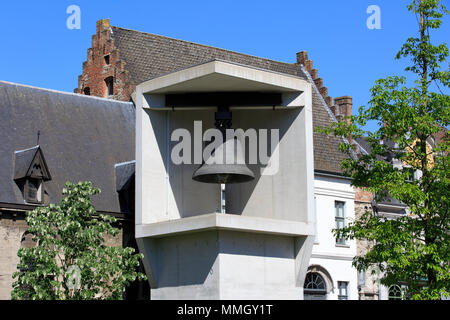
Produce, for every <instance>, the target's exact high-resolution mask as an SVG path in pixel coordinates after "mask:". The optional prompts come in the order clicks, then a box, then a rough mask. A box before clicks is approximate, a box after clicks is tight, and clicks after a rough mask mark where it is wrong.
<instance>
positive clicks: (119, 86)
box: [74, 19, 134, 101]
mask: <svg viewBox="0 0 450 320" xmlns="http://www.w3.org/2000/svg"><path fill="white" fill-rule="evenodd" d="M107 79H112V83H113V94H112V95H108V92H107V91H108V89H107V82H106V80H107ZM133 90H134V87H133V86H132V84H131V83H130V81H129V77H128V71H127V70H126V69H125V62H124V61H123V60H121V59H120V52H119V49H117V48H116V47H115V44H114V38H113V37H112V30H111V26H110V24H109V19H103V20H99V21H97V25H96V33H95V34H94V35H93V36H92V47H91V48H89V49H88V51H87V60H86V61H85V62H83V73H82V74H81V75H80V76H78V88H76V89H75V90H74V92H75V93H80V94H88V95H92V96H97V97H101V98H111V99H115V100H120V101H130V99H131V94H132V93H133Z"/></svg>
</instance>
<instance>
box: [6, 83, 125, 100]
mask: <svg viewBox="0 0 450 320" xmlns="http://www.w3.org/2000/svg"><path fill="white" fill-rule="evenodd" d="M0 84H8V85H14V86H18V87H25V88H31V89H38V90H44V91H48V92H53V93H60V94H66V95H71V96H76V97H81V98H86V99H99V100H102V101H110V102H120V103H126V104H128V103H131V104H133V103H132V102H127V101H120V100H114V99H108V98H101V97H97V96H88V95H85V94H79V93H74V92H67V91H60V90H55V89H48V88H42V87H37V86H32V85H28V84H22V83H16V82H10V81H5V80H0Z"/></svg>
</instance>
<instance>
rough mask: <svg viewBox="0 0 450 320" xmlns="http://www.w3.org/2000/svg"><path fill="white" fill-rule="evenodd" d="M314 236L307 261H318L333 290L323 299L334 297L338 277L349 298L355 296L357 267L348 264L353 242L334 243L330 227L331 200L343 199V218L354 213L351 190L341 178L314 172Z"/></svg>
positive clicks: (353, 251) (332, 217)
mask: <svg viewBox="0 0 450 320" xmlns="http://www.w3.org/2000/svg"><path fill="white" fill-rule="evenodd" d="M314 196H315V218H316V227H315V228H316V237H315V241H314V246H313V251H312V256H311V260H310V263H309V265H310V266H311V265H319V266H321V267H322V268H324V269H325V270H326V271H328V273H329V274H330V276H331V278H332V279H331V280H332V282H333V287H334V290H333V291H331V292H330V294H329V295H328V296H327V299H337V295H338V281H345V282H348V283H349V299H351V300H357V299H358V283H357V282H358V278H357V270H356V269H355V268H354V267H352V259H353V257H354V256H355V255H356V242H355V241H354V240H347V241H346V245H345V246H343V245H338V244H336V239H335V237H334V235H333V233H332V229H334V228H336V220H335V201H340V202H344V203H345V206H344V210H345V217H346V219H345V221H346V223H348V222H349V221H352V220H353V219H354V217H355V208H354V199H355V193H354V191H353V187H351V186H350V181H349V180H348V179H345V178H337V177H331V176H321V175H316V176H315V179H314Z"/></svg>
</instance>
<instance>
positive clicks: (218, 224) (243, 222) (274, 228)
mask: <svg viewBox="0 0 450 320" xmlns="http://www.w3.org/2000/svg"><path fill="white" fill-rule="evenodd" d="M211 229H222V230H233V231H242V232H250V233H252V232H253V233H268V234H278V235H285V236H293V237H297V236H306V235H313V234H314V225H313V224H308V223H305V222H298V221H286V220H278V219H277V220H275V219H268V218H259V217H247V216H239V215H234V214H223V213H211V214H205V215H200V216H194V217H189V218H182V219H176V220H170V221H164V222H158V223H151V224H137V225H136V238H145V237H153V238H161V237H166V236H171V235H176V234H180V233H186V232H199V231H205V230H211Z"/></svg>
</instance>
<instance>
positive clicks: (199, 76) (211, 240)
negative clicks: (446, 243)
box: [135, 60, 314, 299]
mask: <svg viewBox="0 0 450 320" xmlns="http://www.w3.org/2000/svg"><path fill="white" fill-rule="evenodd" d="M135 100H136V238H137V242H138V245H139V249H140V251H141V252H142V253H143V254H144V256H145V257H144V266H145V269H146V273H147V275H148V277H149V281H150V285H151V288H152V298H153V299H301V298H302V297H303V280H304V278H305V274H306V269H307V266H308V262H309V257H310V253H311V249H312V243H313V234H314V221H313V200H314V195H313V174H314V172H313V147H312V146H313V145H312V114H311V85H310V84H309V83H308V82H307V81H305V80H303V79H301V78H297V77H294V76H289V75H285V74H281V73H276V72H271V71H268V70H262V69H256V68H253V67H249V66H245V65H239V64H235V63H229V62H225V61H217V60H214V61H210V62H206V63H204V64H201V65H196V66H192V67H189V68H186V69H183V70H180V71H177V72H173V73H170V74H167V75H163V76H161V77H158V78H155V79H150V80H148V81H145V82H143V83H141V84H140V85H138V86H137V87H136V97H135ZM187 101H188V102H187ZM224 101H226V103H228V104H230V109H231V110H232V114H233V116H232V122H233V125H232V127H233V128H235V129H242V130H243V132H249V130H250V129H252V130H255V132H259V133H260V132H269V131H270V132H272V131H271V130H277V132H279V139H278V140H276V141H275V142H273V141H272V140H271V142H270V144H271V146H270V148H269V149H270V150H269V152H268V158H269V159H270V160H273V159H274V157H275V156H274V155H275V154H277V159H276V160H277V166H278V167H277V170H276V171H275V172H273V173H270V172H269V173H267V172H268V171H269V170H266V169H267V163H266V164H262V163H260V162H257V163H252V164H248V166H249V168H250V169H251V170H252V171H253V172H254V173H255V179H254V180H252V181H250V182H246V183H242V184H235V185H229V186H228V185H227V188H226V200H227V203H226V214H223V213H217V212H218V210H217V209H218V204H219V203H220V197H221V189H220V185H213V184H205V183H200V182H197V181H194V180H192V174H193V172H194V171H195V170H196V169H197V168H198V166H199V165H198V162H197V163H194V162H195V161H194V162H189V163H178V164H175V163H174V162H173V161H172V158H171V155H172V150H173V149H174V147H175V146H176V144H177V143H178V141H174V140H173V139H172V138H173V132H174V131H175V130H177V129H181V130H183V131H184V132H188V133H190V136H191V137H193V138H192V139H191V140H189V141H188V142H187V143H188V145H190V146H192V150H193V151H195V150H202V148H203V144H202V142H201V141H200V143H199V142H198V140H197V139H196V137H198V136H200V137H201V136H202V135H203V132H198V130H197V129H198V127H196V126H195V122H197V123H198V122H201V125H202V130H207V129H209V128H214V113H215V111H216V109H217V106H218V105H217V104H219V103H224ZM274 103H276V105H275V104H274ZM209 104H211V105H209ZM259 138H260V137H259V136H258V139H259ZM249 141H250V140H249ZM258 142H259V141H258ZM250 144H251V143H250V142H249V143H248V146H247V147H251V146H250ZM258 148H259V149H258V150H260V149H261V145H260V144H259V145H258ZM255 150H256V149H255ZM192 153H194V152H192ZM194 158H195V155H194ZM194 160H195V159H194Z"/></svg>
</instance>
